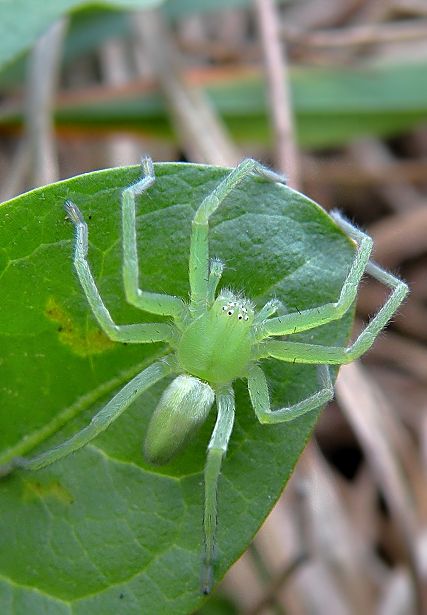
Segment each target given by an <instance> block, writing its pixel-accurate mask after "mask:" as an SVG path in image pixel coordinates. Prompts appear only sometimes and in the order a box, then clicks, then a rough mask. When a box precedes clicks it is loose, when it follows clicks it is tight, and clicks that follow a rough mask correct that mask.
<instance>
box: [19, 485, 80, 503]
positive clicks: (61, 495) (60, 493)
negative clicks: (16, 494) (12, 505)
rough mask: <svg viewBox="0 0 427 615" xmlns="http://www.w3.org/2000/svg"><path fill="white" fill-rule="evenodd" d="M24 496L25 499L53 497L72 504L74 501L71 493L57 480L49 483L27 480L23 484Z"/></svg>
mask: <svg viewBox="0 0 427 615" xmlns="http://www.w3.org/2000/svg"><path fill="white" fill-rule="evenodd" d="M22 498H23V500H25V501H29V500H37V499H40V500H44V499H48V498H52V499H55V500H57V501H59V502H62V504H72V503H73V502H74V498H73V496H72V495H71V493H70V492H69V491H68V490H67V489H65V487H63V486H62V485H61V483H60V482H59V481H57V480H54V481H51V482H49V483H41V482H40V481H32V480H26V481H25V482H24V484H23V492H22Z"/></svg>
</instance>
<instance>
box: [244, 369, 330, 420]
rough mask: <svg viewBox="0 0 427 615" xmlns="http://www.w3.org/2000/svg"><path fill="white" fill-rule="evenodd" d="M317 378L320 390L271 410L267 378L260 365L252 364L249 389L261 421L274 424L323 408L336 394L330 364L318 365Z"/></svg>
mask: <svg viewBox="0 0 427 615" xmlns="http://www.w3.org/2000/svg"><path fill="white" fill-rule="evenodd" d="M317 379H318V381H319V384H320V387H321V388H320V390H319V391H316V393H314V394H313V395H310V396H309V397H307V398H306V399H303V400H301V401H299V402H297V403H295V404H292V405H291V406H288V407H286V408H280V409H278V410H271V406H270V396H269V394H268V386H267V379H266V377H265V374H264V372H263V371H262V369H261V368H260V367H259V365H256V364H252V365H251V366H250V368H249V371H248V389H249V396H250V398H251V402H252V406H253V408H254V410H255V414H256V416H257V419H258V420H259V422H260V423H266V424H270V425H271V424H274V423H285V422H287V421H293V420H294V419H296V418H297V417H299V416H302V415H303V414H306V413H307V412H310V411H311V410H315V409H316V408H321V407H322V406H324V405H325V404H326V403H327V402H328V401H330V400H331V399H332V398H333V396H334V385H333V384H332V380H331V375H330V373H329V367H328V365H318V366H317Z"/></svg>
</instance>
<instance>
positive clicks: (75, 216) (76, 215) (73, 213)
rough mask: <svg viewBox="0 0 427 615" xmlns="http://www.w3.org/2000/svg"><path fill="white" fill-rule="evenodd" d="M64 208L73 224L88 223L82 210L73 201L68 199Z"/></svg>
mask: <svg viewBox="0 0 427 615" xmlns="http://www.w3.org/2000/svg"><path fill="white" fill-rule="evenodd" d="M64 209H65V212H66V214H67V217H68V219H69V220H71V222H72V223H73V224H75V225H77V224H86V223H85V221H84V218H83V214H82V212H81V211H80V209H79V208H78V207H77V205H76V204H75V203H73V201H71V200H70V199H67V200H66V201H65V203H64Z"/></svg>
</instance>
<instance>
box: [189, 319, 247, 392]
mask: <svg viewBox="0 0 427 615" xmlns="http://www.w3.org/2000/svg"><path fill="white" fill-rule="evenodd" d="M250 353H251V338H250V330H249V329H248V327H246V326H245V325H244V324H243V323H241V322H239V321H238V322H236V321H235V320H231V319H230V318H228V317H227V316H226V315H224V314H221V313H218V312H214V311H210V312H207V313H206V314H204V315H203V316H201V317H200V318H198V319H197V320H195V321H194V322H192V323H191V325H190V326H189V327H188V329H187V330H186V331H184V333H183V335H182V339H181V343H180V345H179V347H178V359H179V363H180V365H181V367H182V368H183V369H184V370H185V371H186V372H188V373H190V374H192V375H193V376H197V377H198V378H202V380H206V381H208V382H212V383H215V384H220V383H225V382H231V381H232V380H234V379H235V378H239V377H241V376H244V375H245V372H246V368H247V366H248V363H249V360H250Z"/></svg>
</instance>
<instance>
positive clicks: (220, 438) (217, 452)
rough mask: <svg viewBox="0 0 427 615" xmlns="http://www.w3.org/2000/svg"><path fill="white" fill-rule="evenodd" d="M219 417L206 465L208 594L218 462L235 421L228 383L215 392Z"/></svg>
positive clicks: (204, 573) (205, 568) (204, 574)
mask: <svg viewBox="0 0 427 615" xmlns="http://www.w3.org/2000/svg"><path fill="white" fill-rule="evenodd" d="M216 404H217V408H218V416H217V420H216V423H215V427H214V430H213V432H212V437H211V439H210V442H209V445H208V455H207V460H206V466H205V510H204V518H203V524H204V532H205V552H204V558H203V566H202V579H201V580H202V592H203V593H204V594H208V593H209V592H210V590H211V588H212V584H213V561H214V556H215V542H216V527H217V500H218V479H219V475H220V472H221V463H222V460H223V457H224V455H225V453H226V452H227V447H228V442H229V440H230V436H231V432H232V430H233V424H234V408H235V406H234V392H233V387H232V386H231V384H228V385H224V386H222V387H221V388H220V389H219V390H218V391H217V395H216Z"/></svg>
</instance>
